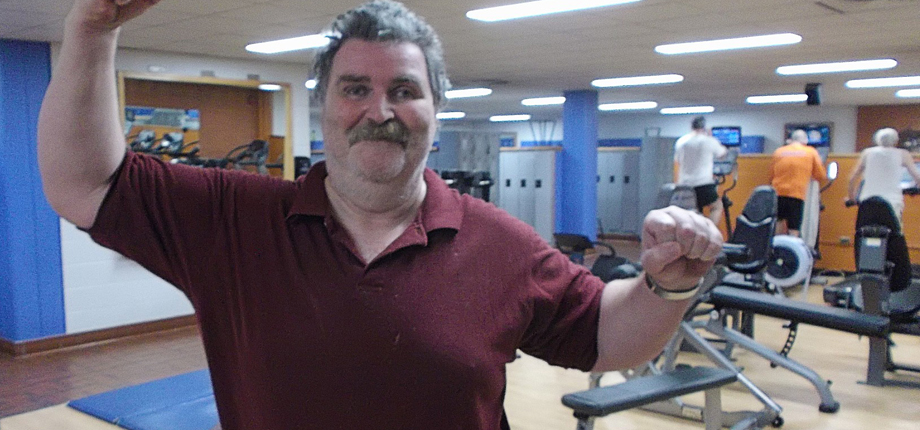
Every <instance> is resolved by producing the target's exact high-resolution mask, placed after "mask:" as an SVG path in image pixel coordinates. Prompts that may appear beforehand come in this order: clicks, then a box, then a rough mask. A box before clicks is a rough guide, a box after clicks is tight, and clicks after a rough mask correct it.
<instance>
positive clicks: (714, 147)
mask: <svg viewBox="0 0 920 430" xmlns="http://www.w3.org/2000/svg"><path fill="white" fill-rule="evenodd" d="M691 127H692V129H693V131H691V132H690V133H687V134H685V135H684V136H681V138H680V139H677V142H675V143H674V162H675V163H677V184H678V185H687V186H691V187H693V189H694V192H695V193H696V200H697V210H698V211H699V212H700V213H703V209H704V208H708V210H709V215H708V216H709V219H711V220H712V222H714V223H718V222H719V219H721V217H722V211H723V208H722V201H721V200H719V194H718V192H717V191H716V184H715V180H714V179H713V176H712V169H713V164H714V163H713V161H714V160H715V159H716V158H719V157H723V156H725V154H726V153H727V152H728V148H726V147H725V146H723V145H722V143H721V142H719V141H718V140H716V138H714V137H712V136H711V135H710V134H709V130H708V129H707V128H706V119H705V118H703V117H701V116H700V117H696V118H694V119H693V122H692V123H691Z"/></svg>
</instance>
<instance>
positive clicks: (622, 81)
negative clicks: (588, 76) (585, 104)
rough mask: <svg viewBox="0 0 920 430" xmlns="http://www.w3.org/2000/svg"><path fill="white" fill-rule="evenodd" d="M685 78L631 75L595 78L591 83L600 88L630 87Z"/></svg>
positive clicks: (672, 75) (678, 76)
mask: <svg viewBox="0 0 920 430" xmlns="http://www.w3.org/2000/svg"><path fill="white" fill-rule="evenodd" d="M683 80H684V77H683V76H682V75H677V74H669V75H653V76H630V77H626V78H607V79H595V80H593V81H591V85H593V86H595V87H600V88H609V87H629V86H634V85H656V84H673V83H675V82H681V81H683Z"/></svg>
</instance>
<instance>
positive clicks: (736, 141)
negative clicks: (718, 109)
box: [712, 126, 741, 148]
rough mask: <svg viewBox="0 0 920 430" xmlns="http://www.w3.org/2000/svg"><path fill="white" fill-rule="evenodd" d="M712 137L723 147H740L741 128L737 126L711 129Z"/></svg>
mask: <svg viewBox="0 0 920 430" xmlns="http://www.w3.org/2000/svg"><path fill="white" fill-rule="evenodd" d="M712 137H714V138H716V140H718V141H719V142H722V144H723V145H725V146H727V147H729V148H734V147H738V146H741V127H738V126H719V127H713V128H712Z"/></svg>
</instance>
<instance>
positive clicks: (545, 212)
mask: <svg viewBox="0 0 920 430" xmlns="http://www.w3.org/2000/svg"><path fill="white" fill-rule="evenodd" d="M499 174H500V176H499V181H498V185H499V188H500V190H501V191H499V195H500V198H499V200H498V206H499V207H500V208H502V209H504V210H506V211H507V212H508V213H509V214H511V215H512V216H514V217H516V218H518V219H520V220H521V221H524V222H525V223H527V224H529V225H531V226H532V227H534V229H535V230H536V231H537V233H538V234H539V235H540V236H541V237H543V239H545V240H546V241H547V242H549V241H551V240H552V236H553V230H554V228H555V220H556V218H555V204H556V202H555V201H556V199H555V197H556V196H555V192H556V191H555V190H556V187H555V178H556V176H555V175H556V152H555V151H554V150H544V151H502V152H501V154H500V155H499Z"/></svg>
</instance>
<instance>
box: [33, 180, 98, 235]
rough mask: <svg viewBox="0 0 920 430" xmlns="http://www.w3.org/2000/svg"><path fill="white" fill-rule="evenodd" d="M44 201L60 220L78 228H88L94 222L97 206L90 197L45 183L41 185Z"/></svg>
mask: <svg viewBox="0 0 920 430" xmlns="http://www.w3.org/2000/svg"><path fill="white" fill-rule="evenodd" d="M43 189H44V192H45V199H46V200H47V201H48V204H49V205H50V206H51V209H52V210H54V212H56V213H57V214H58V215H59V216H60V217H61V218H64V219H66V220H67V221H69V222H71V223H73V224H74V225H76V226H77V227H80V228H84V229H87V228H90V227H92V225H93V223H94V222H95V221H96V213H97V212H98V209H99V205H94V202H95V200H96V199H94V198H93V197H91V195H92V193H91V194H90V196H85V195H84V196H83V197H79V196H81V194H78V193H74V192H68V191H67V190H66V189H62V187H58V186H54V185H52V184H49V182H47V181H46V182H45V183H44V184H43Z"/></svg>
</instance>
